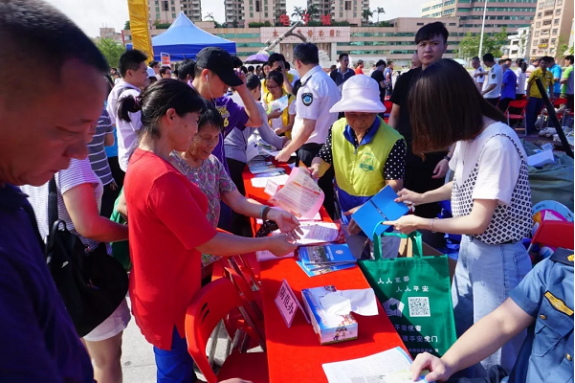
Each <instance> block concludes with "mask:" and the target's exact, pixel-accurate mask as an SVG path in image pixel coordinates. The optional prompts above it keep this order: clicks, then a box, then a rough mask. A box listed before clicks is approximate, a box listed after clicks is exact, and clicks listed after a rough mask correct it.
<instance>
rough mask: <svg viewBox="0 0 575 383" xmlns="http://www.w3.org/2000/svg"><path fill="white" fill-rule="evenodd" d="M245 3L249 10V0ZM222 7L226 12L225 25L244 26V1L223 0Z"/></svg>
mask: <svg viewBox="0 0 575 383" xmlns="http://www.w3.org/2000/svg"><path fill="white" fill-rule="evenodd" d="M245 1H246V2H247V3H248V9H249V1H250V0H245ZM251 1H255V0H251ZM268 1H269V0H268ZM224 7H225V12H226V24H228V25H238V26H244V19H245V12H244V0H224Z"/></svg>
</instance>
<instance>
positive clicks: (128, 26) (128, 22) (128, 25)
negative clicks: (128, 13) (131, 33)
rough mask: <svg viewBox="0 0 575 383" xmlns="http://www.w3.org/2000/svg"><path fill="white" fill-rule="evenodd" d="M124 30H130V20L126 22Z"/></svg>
mask: <svg viewBox="0 0 575 383" xmlns="http://www.w3.org/2000/svg"><path fill="white" fill-rule="evenodd" d="M124 30H130V20H128V21H126V22H125V23H124Z"/></svg>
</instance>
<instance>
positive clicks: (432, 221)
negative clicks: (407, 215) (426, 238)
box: [429, 217, 437, 234]
mask: <svg viewBox="0 0 575 383" xmlns="http://www.w3.org/2000/svg"><path fill="white" fill-rule="evenodd" d="M436 219H437V217H434V218H432V219H431V223H430V224H429V231H431V232H432V233H433V234H436V233H437V232H436V231H433V223H434V222H435V220H436Z"/></svg>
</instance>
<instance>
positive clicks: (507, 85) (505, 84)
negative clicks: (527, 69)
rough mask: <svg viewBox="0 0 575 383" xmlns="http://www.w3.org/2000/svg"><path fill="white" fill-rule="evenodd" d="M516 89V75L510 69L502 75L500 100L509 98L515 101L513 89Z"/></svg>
mask: <svg viewBox="0 0 575 383" xmlns="http://www.w3.org/2000/svg"><path fill="white" fill-rule="evenodd" d="M516 87H517V75H516V74H515V72H513V71H512V70H511V69H507V70H506V71H505V72H504V73H503V80H502V87H501V99H502V100H504V99H506V98H510V99H512V100H515V88H516Z"/></svg>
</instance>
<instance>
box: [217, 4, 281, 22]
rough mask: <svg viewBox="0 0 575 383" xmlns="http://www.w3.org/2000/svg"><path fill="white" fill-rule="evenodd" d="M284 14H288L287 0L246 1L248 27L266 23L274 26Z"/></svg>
mask: <svg viewBox="0 0 575 383" xmlns="http://www.w3.org/2000/svg"><path fill="white" fill-rule="evenodd" d="M284 13H287V8H286V0H244V15H245V18H244V19H245V24H246V25H247V24H249V23H265V22H266V21H268V22H269V23H270V24H272V25H273V24H275V23H276V22H277V20H279V18H280V15H282V14H284ZM226 15H227V12H226Z"/></svg>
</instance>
